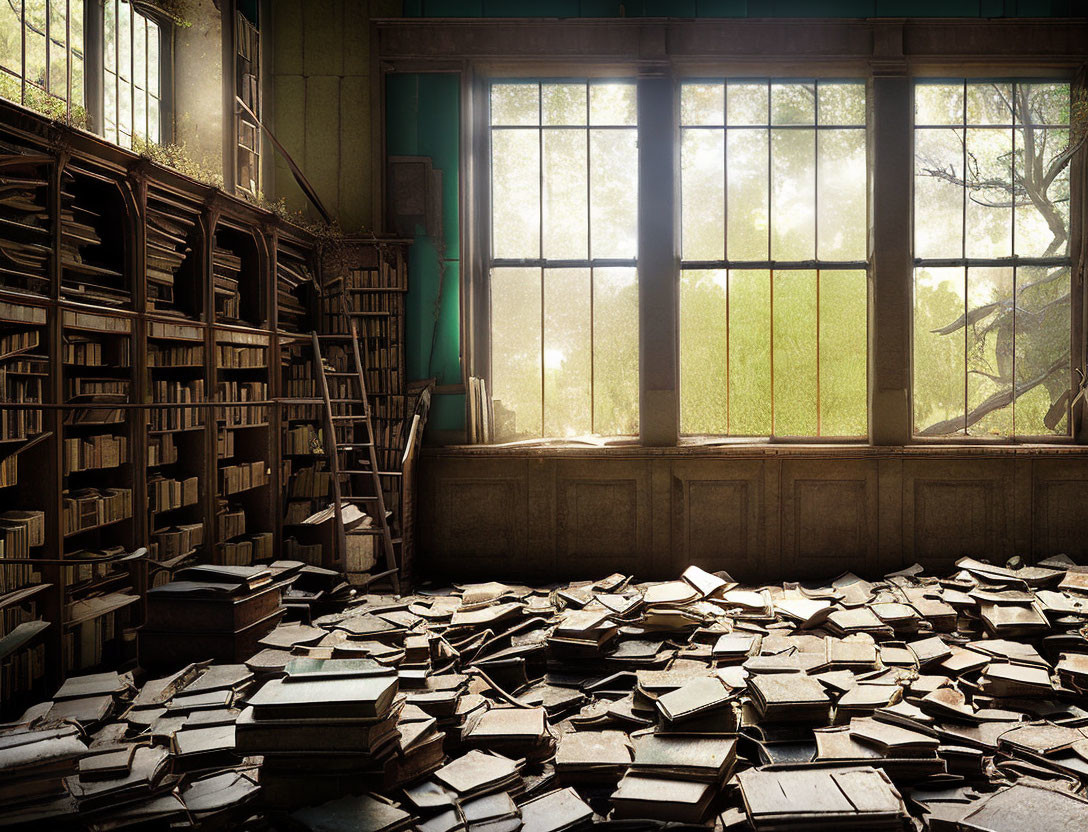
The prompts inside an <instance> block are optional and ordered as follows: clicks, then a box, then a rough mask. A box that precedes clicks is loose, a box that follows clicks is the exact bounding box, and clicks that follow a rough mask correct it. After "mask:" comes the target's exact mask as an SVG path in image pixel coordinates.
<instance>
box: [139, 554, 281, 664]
mask: <svg viewBox="0 0 1088 832" xmlns="http://www.w3.org/2000/svg"><path fill="white" fill-rule="evenodd" d="M283 588H284V583H283V582H282V581H276V580H273V575H272V571H271V570H270V569H269V568H268V567H263V566H213V565H200V566H191V567H187V568H185V569H180V570H178V571H177V572H176V573H175V574H174V580H172V581H170V582H169V583H165V584H162V585H161V586H157V587H154V588H152V589H150V590H148V593H147V621H146V623H145V625H144V627H143V628H142V629H141V630H140V636H139V648H140V664H141V666H143V667H145V668H147V667H154V668H161V667H166V666H170V665H177V664H185V663H188V662H193V661H202V660H207V659H214V660H217V661H225V662H238V661H242V660H244V659H245V658H247V657H249V656H251V655H252V654H253V653H254V652H256V650H257V649H258V648H257V644H258V642H259V641H260V640H261V639H262V638H264V637H265V636H266V635H268V633H269V632H271V631H272V630H273V629H274V628H275V626H276V624H277V623H278V622H279V621H280V619H281V618H283V614H284V609H283V606H282V603H281V602H282V592H283Z"/></svg>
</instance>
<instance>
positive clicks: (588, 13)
mask: <svg viewBox="0 0 1088 832" xmlns="http://www.w3.org/2000/svg"><path fill="white" fill-rule="evenodd" d="M1086 11H1088V0H834V1H833V2H831V1H830V0H829V2H816V1H815V0H625V2H617V0H404V4H403V14H404V16H405V17H622V16H627V17H880V16H888V17H1069V16H1079V15H1081V14H1082V13H1084V12H1086ZM459 113H460V87H459V84H458V77H457V76H456V75H454V74H399V75H396V74H395V75H389V76H387V81H386V141H387V150H388V153H389V154H390V155H409V156H416V155H422V156H430V157H431V159H432V163H433V164H434V166H435V167H436V168H438V169H440V170H441V171H442V174H443V178H442V182H443V195H442V210H443V236H444V240H445V251H444V252H441V251H440V250H439V247H438V243H439V241H436V240H433V239H430V238H428V237H426V236H424V235H423V234H422V232H420V233H418V234H417V236H416V243H415V245H413V246H412V250H411V262H410V271H409V285H410V289H409V292H408V321H407V337H408V377H409V378H413V379H415V378H429V377H431V376H435V377H437V379H438V383H439V384H440V385H442V384H459V383H460V382H461V380H462V377H461V338H460V334H461V329H460V327H461V320H460V288H461V287H460V277H461V275H460V271H459V263H458V256H459V254H460V252H459V248H458V246H459V239H458V230H459V222H458V220H459V214H458V208H459V201H458V199H459V197H458V194H459V187H458V154H459V153H460V128H459V125H460V117H459ZM443 269H444V274H443ZM464 428H465V397H464V395H463V394H458V395H448V394H447V395H437V396H435V398H434V400H433V404H432V409H431V417H430V422H429V424H428V430H429V431H438V432H441V433H442V437H441V438H442V439H450V438H452V436H451V434H450V433H449V432H454V433H456V432H463V431H464Z"/></svg>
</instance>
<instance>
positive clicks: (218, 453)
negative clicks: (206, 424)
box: [215, 428, 234, 459]
mask: <svg viewBox="0 0 1088 832" xmlns="http://www.w3.org/2000/svg"><path fill="white" fill-rule="evenodd" d="M233 456H234V431H231V430H227V429H226V428H219V429H218V430H217V431H216V433H215V458H216V459H230V458H231V457H233Z"/></svg>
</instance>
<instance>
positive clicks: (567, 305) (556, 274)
mask: <svg viewBox="0 0 1088 832" xmlns="http://www.w3.org/2000/svg"><path fill="white" fill-rule="evenodd" d="M591 332H592V325H591V319H590V303H589V269H545V271H544V435H545V436H556V437H562V436H582V435H584V434H588V433H591V432H592V423H591V421H590V420H591V418H592V411H591V406H592V396H591V393H590V389H591V384H592V374H591V373H592V371H591V366H592V357H593V353H592V349H591V343H592V336H591Z"/></svg>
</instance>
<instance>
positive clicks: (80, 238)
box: [60, 169, 130, 306]
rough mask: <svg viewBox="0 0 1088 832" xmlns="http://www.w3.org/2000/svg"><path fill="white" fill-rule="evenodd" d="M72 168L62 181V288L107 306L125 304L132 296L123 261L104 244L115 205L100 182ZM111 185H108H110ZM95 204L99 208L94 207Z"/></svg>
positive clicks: (77, 297)
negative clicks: (100, 188)
mask: <svg viewBox="0 0 1088 832" xmlns="http://www.w3.org/2000/svg"><path fill="white" fill-rule="evenodd" d="M93 181H94V180H91V179H89V178H88V177H84V176H80V175H77V174H76V173H74V172H73V171H72V170H70V169H66V170H65V171H64V174H63V177H62V182H61V194H60V197H61V209H60V226H61V240H60V260H61V291H62V293H63V294H64V295H65V296H66V297H69V298H73V299H76V300H82V301H87V302H90V303H96V304H101V305H105V306H123V305H124V304H126V303H127V302H128V301H129V300H130V292H129V290H128V287H127V286H126V285H125V280H124V274H123V273H122V272H121V271H120V268H121V262H120V261H119V259H118V261H116V262H115V261H112V260H111V259H110V258H111V257H114V256H116V254H115V253H114V252H110V251H108V250H106V247H105V246H103V240H102V235H101V233H100V232H101V230H102V229H104V228H105V227H106V224H107V223H108V222H110V220H108V219H107V218H106V216H105V213H106V212H107V211H108V210H109V209H110V208H114V207H118V206H117V204H116V203H114V205H108V204H106V202H105V201H104V200H102V199H101V198H100V197H101V194H102V192H101V191H99V192H97V193H96V192H95V191H96V190H97V188H98V185H97V183H95V184H94V185H91V187H90V188H87V187H86V185H87V184H88V183H90V182H93ZM107 188H108V186H107ZM89 205H94V207H95V209H96V210H91V208H90V207H88V206H89Z"/></svg>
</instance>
